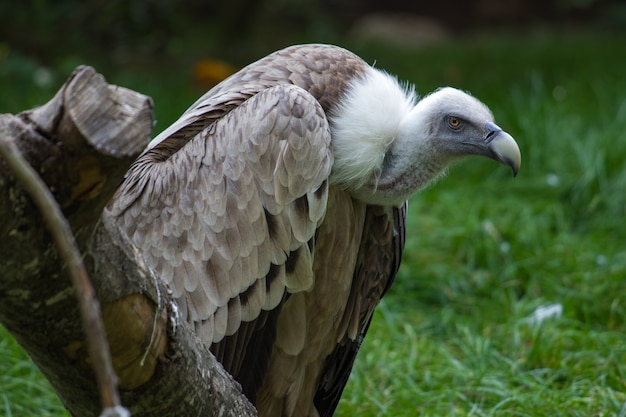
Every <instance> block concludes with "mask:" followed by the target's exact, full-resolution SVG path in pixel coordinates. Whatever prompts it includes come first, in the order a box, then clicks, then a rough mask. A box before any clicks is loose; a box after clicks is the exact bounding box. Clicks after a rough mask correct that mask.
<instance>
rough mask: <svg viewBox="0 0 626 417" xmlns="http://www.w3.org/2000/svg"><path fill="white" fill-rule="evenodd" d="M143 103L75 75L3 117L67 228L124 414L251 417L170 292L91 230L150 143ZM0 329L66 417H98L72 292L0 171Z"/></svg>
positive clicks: (32, 212)
mask: <svg viewBox="0 0 626 417" xmlns="http://www.w3.org/2000/svg"><path fill="white" fill-rule="evenodd" d="M152 125H153V119H152V102H151V99H150V98H149V97H146V96H144V95H141V94H139V93H136V92H133V91H131V90H128V89H125V88H122V87H117V86H112V85H109V84H107V83H106V81H105V80H104V78H103V77H102V76H101V75H100V74H98V73H96V72H95V71H94V70H93V69H92V68H89V67H79V68H77V69H76V70H75V71H74V72H73V74H72V75H71V76H70V78H69V79H68V81H67V82H66V83H65V84H64V85H63V87H62V88H61V89H60V90H59V92H58V93H57V94H56V95H55V97H54V98H53V99H52V100H50V102H48V103H47V104H46V105H44V106H42V107H39V108H36V109H33V110H29V111H25V112H23V113H20V114H18V115H7V114H5V115H0V140H8V141H13V142H14V143H15V145H17V147H18V148H19V149H20V151H21V153H22V154H23V155H24V157H25V158H26V159H27V161H28V162H29V164H30V165H31V166H32V167H33V168H34V169H35V170H36V171H37V172H38V173H39V175H40V176H41V177H42V178H43V179H44V181H45V182H46V184H47V186H48V187H49V189H50V190H51V191H52V193H53V195H54V196H55V198H56V200H57V202H58V203H59V205H60V206H61V207H62V209H63V212H64V214H65V216H66V217H67V219H68V221H69V223H70V225H71V227H72V230H73V233H74V236H75V238H76V241H77V243H78V245H79V248H80V250H81V251H82V253H83V257H84V260H85V263H86V265H87V268H88V271H89V275H90V278H91V281H92V284H93V286H94V288H95V290H96V294H97V296H98V299H99V302H100V305H101V307H102V313H103V321H104V326H105V329H106V332H107V337H108V342H109V346H110V351H111V354H112V360H113V364H114V368H115V371H116V374H117V377H118V385H119V387H120V390H121V398H122V403H123V405H124V406H125V407H127V408H129V409H130V411H131V412H132V415H134V416H152V415H160V416H170V415H171V416H174V415H177V416H180V415H184V416H188V415H198V416H214V415H215V416H217V415H220V416H244V417H245V416H253V415H256V411H255V410H254V407H253V406H252V405H251V404H250V403H249V402H248V401H247V399H246V398H245V397H244V396H243V395H242V394H241V392H240V388H239V386H238V384H237V383H236V382H235V381H234V380H233V379H232V378H231V377H230V375H228V374H227V373H226V372H225V371H224V370H223V368H222V367H221V365H220V364H219V363H218V362H217V361H216V360H215V358H214V357H213V356H212V355H211V353H210V352H209V350H208V348H207V347H206V346H204V345H203V344H201V343H200V342H198V340H197V339H196V338H195V335H194V334H193V331H192V330H191V329H190V328H189V327H188V326H187V325H186V324H185V323H182V322H181V321H180V320H179V319H178V316H177V314H176V307H175V305H174V304H173V303H172V300H171V298H170V296H169V293H168V289H167V288H166V287H165V286H163V285H162V283H161V282H160V281H159V280H158V277H155V276H153V275H152V274H151V273H150V271H149V270H148V269H147V268H146V267H145V265H144V264H143V262H142V260H141V259H140V257H139V256H138V255H137V254H136V253H134V252H133V251H132V250H130V249H129V246H128V245H127V244H126V242H125V241H124V239H123V237H122V236H121V234H120V233H119V232H118V231H117V230H116V228H115V227H114V226H113V225H111V224H108V223H107V222H106V221H105V220H101V219H100V213H101V212H102V209H103V207H104V205H105V204H106V202H107V200H108V199H109V198H110V196H111V195H112V193H113V192H114V190H115V189H116V188H117V186H118V185H119V183H120V182H121V180H122V178H123V175H124V173H125V172H126V170H127V168H128V166H129V165H130V164H131V163H132V161H133V160H134V158H135V157H136V156H137V155H138V154H139V152H140V151H141V150H142V149H143V147H144V146H145V145H146V143H147V141H148V140H149V138H150V136H151V134H152ZM0 213H2V214H1V215H0V322H1V323H2V324H3V325H4V326H5V327H6V328H7V330H8V331H9V332H10V333H11V334H12V335H13V336H14V337H15V339H16V340H17V341H18V343H19V344H20V345H21V346H22V347H23V348H24V349H25V350H26V352H27V353H28V354H29V355H30V357H31V358H32V360H33V361H34V363H35V364H36V365H37V366H38V367H39V368H40V369H41V371H42V372H43V374H44V375H45V376H46V377H47V378H48V380H49V381H50V382H51V384H52V386H53V388H54V389H55V390H56V392H57V394H58V396H59V398H60V399H61V401H62V402H63V404H64V405H65V406H66V407H67V409H68V410H69V412H70V413H71V414H72V415H73V416H77V417H79V416H93V415H97V414H98V413H99V410H100V408H101V405H100V404H99V395H98V391H97V386H96V383H95V379H94V373H93V369H92V367H91V360H90V358H89V357H88V355H87V350H86V342H85V336H84V334H83V332H82V329H81V325H80V316H79V311H78V308H77V302H76V298H75V294H74V289H73V287H72V285H71V282H70V280H69V279H68V276H67V271H65V268H64V265H63V262H62V261H60V259H59V257H58V255H57V251H56V250H55V248H54V246H53V244H52V239H51V236H50V234H49V233H48V231H47V230H46V228H45V226H44V224H43V222H42V220H41V216H40V214H39V213H38V211H37V209H36V208H35V206H34V205H33V203H32V201H31V200H30V198H29V197H28V195H27V194H26V193H25V192H24V190H23V189H22V188H21V187H20V185H19V184H17V182H16V181H15V177H14V176H13V174H12V173H11V172H10V170H9V169H8V167H7V166H6V164H5V163H4V161H0Z"/></svg>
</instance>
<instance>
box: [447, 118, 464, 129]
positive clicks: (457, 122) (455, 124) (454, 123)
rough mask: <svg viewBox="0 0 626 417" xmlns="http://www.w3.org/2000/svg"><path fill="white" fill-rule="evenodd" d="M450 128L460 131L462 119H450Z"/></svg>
mask: <svg viewBox="0 0 626 417" xmlns="http://www.w3.org/2000/svg"><path fill="white" fill-rule="evenodd" d="M448 126H450V128H451V129H454V130H459V129H460V128H461V119H459V118H458V117H454V116H450V117H448Z"/></svg>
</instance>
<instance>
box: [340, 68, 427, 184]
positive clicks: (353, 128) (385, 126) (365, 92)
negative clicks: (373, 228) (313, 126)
mask: <svg viewBox="0 0 626 417" xmlns="http://www.w3.org/2000/svg"><path fill="white" fill-rule="evenodd" d="M416 100H417V99H416V96H415V93H414V92H413V91H412V90H410V89H408V88H407V87H403V86H401V85H400V84H399V83H398V80H397V79H396V78H395V77H392V76H391V75H389V74H387V73H385V72H383V71H380V70H377V69H374V68H371V69H370V70H369V71H368V73H367V74H366V75H365V77H363V78H360V79H355V80H354V81H353V82H352V83H351V85H350V86H349V87H348V90H347V94H346V95H345V97H344V98H343V99H342V100H341V102H340V103H339V105H338V106H337V109H336V110H335V111H334V112H333V114H331V115H330V126H331V133H332V145H333V153H334V157H335V162H334V165H333V171H332V174H331V181H332V182H333V183H335V184H338V185H339V186H341V187H343V188H350V189H356V188H360V187H361V186H363V185H364V184H365V182H366V181H368V180H369V179H371V178H372V176H378V175H379V174H380V170H381V167H382V164H383V161H384V159H385V153H386V152H387V150H388V149H389V146H390V145H391V143H392V142H393V140H394V139H395V137H396V135H397V133H398V127H399V125H400V122H401V121H402V119H403V118H404V117H405V116H406V115H407V114H408V113H409V112H410V111H411V109H412V108H413V107H414V106H415V103H416Z"/></svg>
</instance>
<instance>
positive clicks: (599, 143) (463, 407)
mask: <svg viewBox="0 0 626 417" xmlns="http://www.w3.org/2000/svg"><path fill="white" fill-rule="evenodd" d="M625 41H626V39H624V38H623V37H621V38H618V37H609V36H582V35H581V36H575V37H568V38H554V37H541V36H535V37H529V38H526V39H521V38H519V37H511V38H506V39H472V40H468V41H464V42H463V43H455V44H449V45H442V46H437V47H433V48H428V49H423V50H416V51H408V52H407V51H400V50H397V49H394V48H389V47H384V48H380V47H376V46H371V45H370V46H365V45H355V46H354V48H353V49H355V51H357V52H359V53H361V54H362V55H363V56H364V57H366V58H367V59H368V60H369V61H374V60H376V61H377V65H378V66H379V67H382V68H385V69H387V70H389V71H390V72H393V73H396V74H398V75H399V77H400V78H401V79H408V80H411V82H413V83H414V84H415V85H416V86H417V87H418V90H419V91H420V92H421V93H426V92H428V91H430V90H432V89H434V88H436V87H437V86H440V85H446V84H449V85H454V86H457V87H460V88H464V89H467V90H470V91H472V93H473V94H474V95H476V96H477V97H479V98H480V99H482V100H483V101H485V102H486V103H487V104H488V105H489V106H490V107H491V108H492V110H493V112H494V114H495V116H496V119H497V121H498V123H499V124H500V125H501V126H502V127H503V128H505V129H507V130H508V131H509V132H510V133H511V134H512V135H513V136H514V137H515V138H516V139H517V141H518V143H519V145H520V148H521V150H522V157H523V161H522V168H521V171H520V173H519V175H518V177H517V178H515V179H513V178H511V176H510V172H509V171H508V170H507V168H506V167H503V166H500V165H498V164H496V163H494V162H493V161H489V160H486V159H472V160H467V161H464V162H462V163H460V164H458V165H456V166H454V167H453V168H452V169H451V170H450V173H449V175H448V176H447V177H445V178H443V179H442V180H440V181H439V182H438V183H437V184H435V186H433V187H430V188H429V189H427V190H425V191H423V192H422V193H420V194H419V195H417V196H416V197H414V198H413V199H412V200H411V202H410V205H409V207H410V213H409V219H408V233H407V245H406V249H405V256H404V263H403V266H402V268H401V270H400V273H399V276H398V277H397V281H396V284H395V285H394V287H393V288H392V290H391V292H390V294H389V295H388V297H387V298H386V299H385V300H384V301H383V303H382V304H381V306H380V308H379V309H378V311H377V313H376V315H375V319H374V323H373V324H372V327H371V329H370V333H369V335H368V337H367V338H366V340H365V343H364V345H363V348H362V351H361V353H360V354H359V357H358V359H357V363H356V366H355V369H354V372H353V375H352V376H351V378H350V381H349V384H348V386H347V387H346V390H345V393H344V397H343V399H342V402H341V404H340V409H339V412H338V415H342V416H352V415H358V416H400V417H401V416H619V417H622V416H626V405H625V404H626V375H625V374H626V335H625V330H626V280H625V277H626V243H625V242H626V225H625V224H624V217H625V212H626V162H625V161H626V77H625V76H624V74H626V61H625V60H624V59H623V56H624V53H626V47H625V46H624V45H626V42H625ZM16 65H17V64H15V62H14V63H13V67H15V66H16ZM20 65H22V66H25V67H28V65H29V64H28V63H27V62H26V64H24V63H20ZM13 67H11V68H13ZM0 68H2V65H0ZM5 68H7V67H6V66H5ZM29 68H30V67H29ZM33 69H34V67H33ZM63 70H65V69H61V70H59V69H55V70H53V72H54V73H55V74H57V75H56V76H55V77H57V78H58V79H59V80H62V78H63V77H64V76H65V73H63V72H62V71H63ZM10 71H14V70H10ZM10 71H9V70H6V69H5V70H4V73H2V70H0V91H2V93H0V111H11V112H15V111H18V110H20V109H23V108H28V107H30V106H32V105H33V103H36V102H37V101H38V100H43V98H45V97H48V96H49V95H50V92H51V91H54V90H55V89H56V88H57V86H56V85H55V86H53V87H50V88H47V89H46V88H43V89H42V88H39V94H40V95H37V89H36V88H34V87H31V86H29V84H28V83H29V80H32V78H31V75H28V71H29V70H23V71H26V74H27V75H26V76H24V78H23V79H21V80H20V83H21V84H20V88H22V84H23V90H21V91H25V93H24V94H22V95H20V93H18V90H17V89H15V88H14V87H11V86H10V85H12V84H11V83H10V82H9V80H8V76H7V75H6V74H7V72H10ZM20 71H22V69H20ZM59 74H60V75H59ZM61 75H62V76H63V77H61ZM106 75H107V77H108V78H109V79H110V80H111V81H113V82H118V83H121V84H123V85H125V86H128V87H130V88H133V89H136V90H138V91H142V92H145V93H147V94H150V95H152V96H153V97H154V99H155V104H156V112H157V117H158V118H159V120H160V121H161V123H159V125H158V127H157V131H159V130H162V129H163V128H164V127H165V126H166V125H167V124H168V123H169V122H171V121H172V120H173V119H175V118H176V117H177V115H178V114H179V113H180V112H181V111H182V110H183V109H184V108H185V107H186V106H187V105H188V104H190V103H191V101H192V100H193V98H194V96H196V95H199V94H200V92H199V91H196V90H194V88H193V86H192V85H191V84H190V83H189V82H188V81H187V79H186V78H185V77H179V78H174V77H167V79H164V77H161V76H159V75H155V76H154V77H155V78H154V79H150V78H149V77H147V78H145V79H144V78H142V77H143V75H142V76H141V77H140V76H138V75H137V74H136V73H133V72H132V71H126V72H122V73H115V72H114V73H112V74H111V75H109V74H106ZM11 77H13V78H15V77H14V76H11ZM31 84H32V82H31ZM3 87H4V88H5V89H4V90H3V89H2V88H3ZM5 92H6V93H5ZM7 97H9V100H7ZM20 100H21V101H20ZM549 304H560V305H562V307H563V314H562V316H561V317H558V318H551V319H547V320H545V321H544V322H542V323H541V324H539V325H533V324H532V322H531V321H530V320H529V318H530V317H532V315H533V313H534V311H535V310H536V309H537V308H538V307H540V306H544V305H549ZM0 357H1V358H3V360H2V361H0V416H3V415H19V416H22V415H55V416H60V415H63V414H62V412H61V411H60V408H59V407H60V406H59V405H58V402H57V400H55V399H54V396H53V394H51V393H50V392H51V391H49V388H41V387H45V383H44V382H42V378H41V376H39V375H38V374H37V373H36V371H35V370H34V367H33V365H31V364H30V362H29V361H28V360H27V358H26V357H25V356H24V355H23V354H22V353H21V351H19V349H18V348H17V347H16V345H15V344H14V342H13V341H12V340H11V339H10V337H9V336H8V335H6V334H5V333H0ZM4 358H9V361H8V362H7V361H5V360H4ZM24 387H29V388H32V389H36V390H40V391H41V394H32V391H31V393H28V394H26V392H27V390H26V388H24ZM33 387H35V388H33ZM40 391H37V392H40ZM3 413H4V414H3Z"/></svg>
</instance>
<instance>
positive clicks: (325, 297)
mask: <svg viewBox="0 0 626 417" xmlns="http://www.w3.org/2000/svg"><path fill="white" fill-rule="evenodd" d="M467 155H483V156H486V157H489V158H492V159H495V160H497V161H500V162H502V163H504V164H506V165H509V166H510V167H511V168H512V169H513V172H514V173H517V170H518V168H519V166H520V151H519V148H518V146H517V144H516V143H515V141H514V140H513V138H512V137H511V136H510V135H509V134H508V133H506V132H504V131H503V130H502V129H500V128H499V127H498V126H497V125H496V124H495V123H494V119H493V116H492V114H491V112H490V111H489V109H488V108H487V107H486V106H485V105H484V104H482V103H481V102H480V101H478V100H477V99H475V98H474V97H472V96H470V95H468V94H466V93H464V92H461V91H459V90H457V89H454V88H442V89H439V90H437V91H435V92H433V93H431V94H429V95H427V96H425V97H423V98H421V99H418V97H417V96H416V95H415V93H414V92H413V91H411V90H410V89H409V88H407V86H404V85H402V84H400V83H398V81H397V80H396V79H395V78H394V77H392V76H390V75H388V74H387V73H385V72H382V71H380V70H378V69H375V68H373V67H371V66H369V65H368V64H367V63H365V62H364V61H363V60H362V59H361V58H359V57H358V56H356V55H354V54H353V53H351V52H349V51H347V50H344V49H342V48H339V47H336V46H329V45H300V46H293V47H289V48H286V49H283V50H280V51H278V52H275V53H273V54H271V55H269V56H267V57H265V58H263V59H261V60H259V61H257V62H255V63H253V64H250V65H248V66H247V67H245V68H243V69H242V70H241V71H239V72H237V73H236V74H234V75H232V76H231V77H230V78H227V79H226V80H224V81H223V82H222V83H220V84H218V85H217V86H215V87H214V88H212V89H211V90H210V91H209V92H207V93H206V94H205V95H203V96H202V97H201V98H200V99H199V100H198V101H197V102H196V103H194V104H193V105H192V106H191V107H190V108H189V109H188V110H187V111H186V112H185V113H184V114H183V115H182V116H181V118H180V119H179V120H178V121H176V122H175V123H174V124H173V125H172V126H170V127H169V128H167V129H165V131H163V132H162V133H161V134H160V135H158V136H157V137H156V138H155V139H154V140H153V141H152V142H151V143H150V144H149V145H148V147H147V149H146V150H145V151H144V152H143V154H142V155H141V156H140V157H139V158H138V159H137V161H136V162H135V163H134V164H133V166H132V167H131V168H130V170H129V172H128V174H127V177H126V179H125V181H124V182H123V184H122V185H121V187H120V188H119V190H118V191H117V193H116V195H115V196H114V197H113V199H112V200H111V202H110V203H109V204H108V206H107V209H106V211H105V215H107V216H110V218H111V219H113V221H114V222H116V224H117V225H118V226H119V228H120V229H121V230H122V231H123V232H124V233H125V234H126V235H127V237H128V239H129V242H131V244H132V245H134V246H135V248H136V250H137V251H138V252H139V253H141V255H142V256H143V258H144V260H145V262H146V264H147V265H148V266H149V267H150V268H151V270H153V271H154V272H155V273H156V275H157V276H158V278H159V279H161V280H163V281H164V282H166V283H167V285H168V286H169V288H171V291H172V292H173V297H174V298H175V300H176V302H177V306H178V309H179V312H180V316H182V319H183V320H186V321H187V322H188V323H189V324H190V325H192V326H194V327H195V331H196V333H197V334H198V335H199V336H200V338H201V339H202V340H203V341H204V342H205V343H206V344H207V345H209V346H210V349H211V351H212V352H213V353H214V354H215V356H216V357H217V358H218V359H219V361H220V362H221V363H222V364H223V365H224V367H225V368H226V369H227V370H228V371H229V372H230V373H231V374H232V375H233V376H234V377H235V379H236V380H237V381H239V382H240V383H241V385H242V387H243V391H244V393H245V395H246V396H247V397H248V398H249V399H250V400H251V401H252V402H253V403H254V404H255V405H256V407H257V409H258V411H259V415H260V416H263V417H274V416H276V417H278V416H285V417H287V416H298V417H307V416H309V417H312V416H330V415H332V414H333V412H334V410H335V408H336V407H337V403H338V401H339V397H340V396H341V393H342V391H343V388H344V385H345V384H346V381H347V379H348V375H349V373H350V370H351V368H352V365H353V362H354V358H355V356H356V354H357V351H358V350H359V346H360V345H361V342H362V341H363V337H364V336H365V333H366V332H367V329H368V326H369V324H370V321H371V319H372V313H373V311H374V308H375V307H376V305H377V304H378V302H379V301H380V299H381V297H382V296H383V295H384V294H385V292H386V291H387V290H388V289H389V287H390V286H391V283H392V281H393V279H394V276H395V274H396V272H397V270H398V266H399V264H400V259H401V256H402V249H403V246H404V236H405V216H406V200H407V199H408V198H409V197H410V196H411V195H412V194H413V193H415V192H416V191H417V190H419V189H420V188H422V187H424V186H425V185H427V184H428V183H429V182H431V181H433V179H435V178H436V177H438V176H439V175H440V174H441V172H442V171H444V170H445V169H446V167H447V166H448V165H449V164H450V163H451V162H452V161H454V160H456V159H459V158H461V157H464V156H467Z"/></svg>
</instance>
